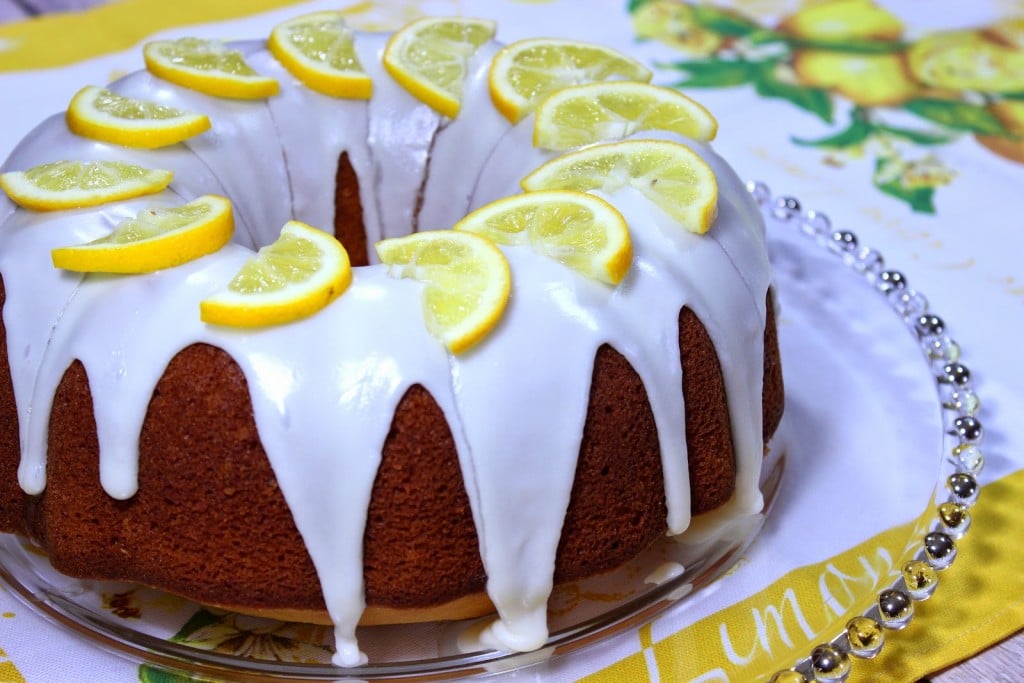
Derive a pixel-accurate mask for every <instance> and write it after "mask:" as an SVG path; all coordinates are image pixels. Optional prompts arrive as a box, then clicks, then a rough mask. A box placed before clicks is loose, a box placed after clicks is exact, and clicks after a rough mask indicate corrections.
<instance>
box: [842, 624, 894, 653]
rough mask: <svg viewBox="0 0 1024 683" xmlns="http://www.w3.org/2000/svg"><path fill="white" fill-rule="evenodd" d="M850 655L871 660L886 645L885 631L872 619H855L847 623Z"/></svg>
mask: <svg viewBox="0 0 1024 683" xmlns="http://www.w3.org/2000/svg"><path fill="white" fill-rule="evenodd" d="M846 637H847V638H848V639H849V641H850V654H853V655H856V656H857V657H863V658H865V659H870V658H871V657H874V656H875V655H877V654H878V652H879V650H881V649H882V646H883V645H885V630H884V629H883V628H882V625H881V624H879V623H878V622H877V621H875V620H874V619H871V618H870V617H854V618H853V619H850V621H848V622H847V623H846Z"/></svg>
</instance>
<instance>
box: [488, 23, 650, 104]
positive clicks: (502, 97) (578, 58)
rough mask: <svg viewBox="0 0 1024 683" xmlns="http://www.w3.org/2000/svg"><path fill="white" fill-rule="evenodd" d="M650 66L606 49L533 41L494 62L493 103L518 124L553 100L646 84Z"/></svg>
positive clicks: (510, 49) (504, 50)
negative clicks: (574, 89) (594, 88)
mask: <svg viewBox="0 0 1024 683" xmlns="http://www.w3.org/2000/svg"><path fill="white" fill-rule="evenodd" d="M652 75H653V74H652V72H651V70H650V69H648V68H647V67H646V66H644V65H643V64H641V63H640V62H638V61H637V60H635V59H633V58H632V57H628V56H626V55H624V54H622V53H621V52H619V51H617V50H614V49H612V48H609V47H606V46H604V45H598V44H595V43H584V42H578V41H573V40H563V39H558V38H528V39H526V40H520V41H517V42H515V43H511V44H509V45H506V46H505V47H504V48H502V49H501V50H499V51H498V53H497V54H496V55H495V56H494V59H493V60H492V61H491V69H490V72H489V74H488V87H489V89H490V93H491V100H492V102H493V103H494V106H495V108H497V109H498V111H500V112H501V113H502V114H503V115H504V116H505V117H506V118H507V119H508V120H509V121H511V122H512V123H516V122H518V121H519V120H520V119H522V118H523V117H524V116H526V115H527V114H529V113H530V112H532V111H533V110H534V109H535V108H536V106H537V104H538V103H539V102H540V101H541V100H542V99H543V98H544V97H545V96H547V95H549V94H550V93H552V92H555V91H557V90H560V89H562V88H566V87H569V86H572V85H580V84H582V83H593V82H596V81H608V80H625V81H640V82H644V83H646V82H647V81H650V80H651V76H652Z"/></svg>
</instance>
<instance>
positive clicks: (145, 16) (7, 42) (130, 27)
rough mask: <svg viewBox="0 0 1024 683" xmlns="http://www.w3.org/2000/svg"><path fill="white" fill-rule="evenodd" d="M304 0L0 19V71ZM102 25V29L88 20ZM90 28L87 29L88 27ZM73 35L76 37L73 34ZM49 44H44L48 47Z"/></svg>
mask: <svg viewBox="0 0 1024 683" xmlns="http://www.w3.org/2000/svg"><path fill="white" fill-rule="evenodd" d="M300 1H301V0H217V2H208V1H207V0H175V1H174V2H160V3H154V2H152V0H122V2H118V3H111V4H109V5H100V6H98V7H96V8H94V9H92V10H89V11H88V12H86V13H80V12H68V13H66V14H53V15H49V16H46V17H43V18H39V19H30V20H28V21H21V22H16V23H13V24H3V25H0V72H3V71H17V70H22V69H45V68H49V67H57V66H66V65H68V64H73V63H74V62H78V61H81V60H83V59H89V58H90V57H97V56H99V55H104V54H108V53H111V52H117V51H119V50H126V49H128V48H130V47H132V46H134V45H136V44H138V43H139V41H141V40H143V39H144V38H146V37H147V36H150V35H152V34H153V33H156V32H157V31H162V30H164V29H167V28H171V27H174V26H183V25H186V24H200V23H205V22H212V21H223V20H226V19H233V18H236V17H242V16H248V15H252V14H258V13H259V12H265V11H269V10H272V9H275V8H278V7H284V6H287V5H294V4H296V3H298V2H300ZM90 25H92V26H102V27H103V30H102V31H96V30H88V29H87V28H86V27H88V26H90ZM83 28H86V30H83ZM68 36H74V40H68ZM43 46H45V47H43Z"/></svg>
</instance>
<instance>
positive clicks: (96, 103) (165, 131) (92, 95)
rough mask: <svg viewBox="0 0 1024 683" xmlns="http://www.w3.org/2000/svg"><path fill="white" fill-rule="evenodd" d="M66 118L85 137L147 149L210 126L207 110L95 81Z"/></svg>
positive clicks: (77, 98) (81, 93)
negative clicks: (147, 97) (128, 94)
mask: <svg viewBox="0 0 1024 683" xmlns="http://www.w3.org/2000/svg"><path fill="white" fill-rule="evenodd" d="M66 118H67V122H68V128H70V129H71V131H72V132H73V133H77V134H78V135H81V136H82V137H86V138H89V139H91V140H99V141H101V142H112V143H114V144H115V145H124V146H125V147H141V148H146V149H154V148H156V147H166V146H168V145H173V144H175V143H178V142H181V141H182V140H187V139H188V138H191V137H194V136H196V135H199V134H200V133H203V132H205V131H207V130H209V129H210V118H209V117H208V116H206V115H205V114H193V113H190V112H185V111H181V110H180V109H175V108H173V107H168V106H167V105H164V104H160V103H159V102H150V101H147V100H137V99H133V98H131V97H122V96H121V95H118V94H116V93H113V92H111V91H109V90H107V89H105V88H97V87H96V86H94V85H87V86H85V87H84V88H82V89H81V90H79V91H78V93H77V94H76V95H75V96H74V97H73V98H72V99H71V104H69V105H68V111H67V115H66Z"/></svg>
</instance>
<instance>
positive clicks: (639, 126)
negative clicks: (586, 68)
mask: <svg viewBox="0 0 1024 683" xmlns="http://www.w3.org/2000/svg"><path fill="white" fill-rule="evenodd" d="M644 130H664V131H669V132H672V133H676V134H678V135H682V136H684V137H688V138H691V139H693V140H697V141H700V142H708V141H710V140H713V139H714V138H715V135H716V134H717V133H718V121H717V120H715V117H714V116H712V115H711V112H709V111H708V110H707V109H705V108H704V107H703V106H702V105H701V104H699V103H698V102H695V101H694V100H692V99H690V98H689V97H687V96H686V95H684V94H683V93H681V92H679V91H678V90H673V89H672V88H663V87H660V86H657V85H649V84H647V83H632V82H628V81H606V82H600V83H587V84H584V85H577V86H573V87H571V88H564V89H562V90H558V91H556V92H554V93H552V94H551V95H549V96H548V97H547V98H545V99H544V100H543V101H541V103H540V105H538V107H537V111H536V115H535V117H534V122H533V144H534V145H535V146H537V147H542V148H544V149H554V150H567V149H572V148H573V147H579V146H581V145H589V144H590V143H593V142H601V141H607V140H618V139H621V138H625V137H629V136H630V135H632V134H633V133H636V132H638V131H644Z"/></svg>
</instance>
